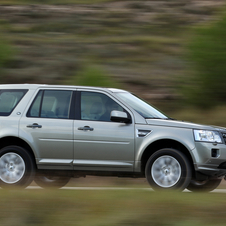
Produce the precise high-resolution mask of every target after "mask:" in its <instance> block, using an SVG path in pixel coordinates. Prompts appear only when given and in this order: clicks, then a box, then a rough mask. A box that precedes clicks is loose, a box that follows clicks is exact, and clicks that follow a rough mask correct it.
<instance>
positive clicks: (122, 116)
mask: <svg viewBox="0 0 226 226" xmlns="http://www.w3.org/2000/svg"><path fill="white" fill-rule="evenodd" d="M111 121H113V122H123V123H130V122H131V119H130V118H129V117H128V115H127V113H126V112H122V111H115V110H114V111H112V112H111Z"/></svg>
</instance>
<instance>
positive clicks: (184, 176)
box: [145, 148, 192, 190]
mask: <svg viewBox="0 0 226 226" xmlns="http://www.w3.org/2000/svg"><path fill="white" fill-rule="evenodd" d="M161 156H171V157H173V158H175V159H176V160H177V161H178V163H179V164H180V167H181V177H180V179H179V180H178V182H177V183H176V184H175V185H173V186H172V187H167V188H166V187H161V186H159V185H158V184H156V182H155V181H154V180H153V178H152V175H151V169H152V165H153V163H154V162H155V160H156V159H158V158H159V157H161ZM191 175H192V172H191V166H190V162H189V161H188V159H187V157H186V156H185V155H184V154H183V153H181V152H179V151H177V150H175V149H171V148H164V149H160V150H158V151H157V152H155V153H154V154H152V155H151V156H150V158H149V160H148V162H147V164H146V167H145V176H146V179H147V181H148V183H149V184H150V185H151V187H152V188H153V189H154V190H171V189H174V190H184V189H185V188H186V187H187V186H188V184H189V183H190V181H191Z"/></svg>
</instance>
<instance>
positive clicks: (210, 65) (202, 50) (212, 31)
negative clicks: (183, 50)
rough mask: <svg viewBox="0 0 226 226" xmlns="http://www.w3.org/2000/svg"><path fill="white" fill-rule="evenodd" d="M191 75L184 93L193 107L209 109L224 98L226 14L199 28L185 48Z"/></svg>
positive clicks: (225, 95) (225, 88) (225, 93)
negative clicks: (194, 105) (186, 48)
mask: <svg viewBox="0 0 226 226" xmlns="http://www.w3.org/2000/svg"><path fill="white" fill-rule="evenodd" d="M188 50H189V59H190V62H191V65H192V69H193V70H192V74H193V76H188V79H187V81H186V82H187V84H188V85H187V88H188V89H186V92H187V93H186V94H187V97H188V100H189V101H190V102H191V103H192V104H196V105H199V106H201V107H205V108H207V107H211V106H213V105H217V104H220V103H222V102H225V99H226V14H224V16H223V17H222V18H221V19H220V20H218V21H217V22H215V23H214V24H212V25H209V26H206V27H199V28H197V29H196V30H195V35H194V37H193V39H192V41H191V42H190V43H189V45H188Z"/></svg>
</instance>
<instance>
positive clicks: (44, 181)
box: [34, 173, 71, 188]
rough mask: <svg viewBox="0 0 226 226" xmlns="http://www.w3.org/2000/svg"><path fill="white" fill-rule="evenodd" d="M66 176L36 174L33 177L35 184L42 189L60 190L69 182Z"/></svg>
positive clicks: (68, 177)
mask: <svg viewBox="0 0 226 226" xmlns="http://www.w3.org/2000/svg"><path fill="white" fill-rule="evenodd" d="M70 179H71V178H70V176H69V175H68V174H64V175H57V174H48V173H37V174H36V176H35V179H34V181H35V183H36V184H37V185H38V186H40V187H42V188H61V187H63V186H65V185H66V184H67V183H68V182H69V180H70Z"/></svg>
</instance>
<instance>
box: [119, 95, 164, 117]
mask: <svg viewBox="0 0 226 226" xmlns="http://www.w3.org/2000/svg"><path fill="white" fill-rule="evenodd" d="M116 95H117V96H118V97H119V98H120V99H122V100H123V101H124V102H126V103H127V104H128V105H129V106H130V107H132V108H133V109H134V110H135V111H136V112H138V113H139V114H140V115H142V116H143V117H144V118H146V119H151V118H152V119H153V118H158V119H168V117H167V116H165V115H164V114H163V113H161V112H160V111H158V110H157V109H155V108H154V107H152V106H151V105H149V104H148V103H146V102H144V101H143V100H141V99H139V98H138V97H136V96H135V95H133V94H131V93H116Z"/></svg>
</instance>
